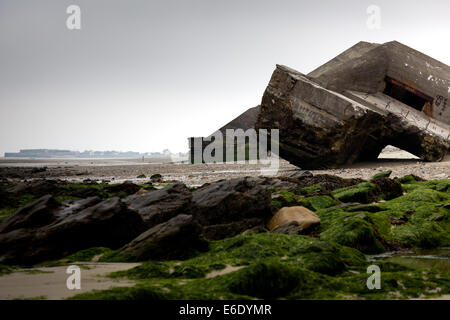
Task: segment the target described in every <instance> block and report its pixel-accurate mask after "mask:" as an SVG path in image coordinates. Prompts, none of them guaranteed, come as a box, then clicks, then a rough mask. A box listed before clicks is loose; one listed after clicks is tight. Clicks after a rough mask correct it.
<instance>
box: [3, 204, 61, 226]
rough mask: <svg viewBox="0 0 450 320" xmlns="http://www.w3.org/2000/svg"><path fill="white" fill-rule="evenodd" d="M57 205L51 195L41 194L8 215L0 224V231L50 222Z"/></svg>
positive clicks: (54, 216) (53, 218) (53, 217)
mask: <svg viewBox="0 0 450 320" xmlns="http://www.w3.org/2000/svg"><path fill="white" fill-rule="evenodd" d="M59 206H60V203H58V202H57V201H56V200H55V199H54V198H53V197H52V196H51V195H46V196H43V197H42V198H39V199H37V200H36V201H34V202H32V203H30V204H29V205H27V206H25V207H23V208H22V209H19V210H18V211H17V212H16V213H14V214H12V215H10V216H9V217H8V218H7V219H6V220H5V221H4V222H3V223H2V224H0V233H5V232H9V231H12V230H16V229H20V228H34V227H39V226H43V225H46V224H50V223H51V222H53V221H55V220H56V215H55V211H56V209H57V208H59Z"/></svg>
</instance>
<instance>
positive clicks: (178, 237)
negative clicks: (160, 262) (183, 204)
mask: <svg viewBox="0 0 450 320" xmlns="http://www.w3.org/2000/svg"><path fill="white" fill-rule="evenodd" d="M200 232H201V227H200V225H199V224H198V223H196V222H195V221H194V219H193V217H192V216H190V215H185V214H180V215H178V216H176V217H174V218H172V219H170V220H169V221H167V222H164V223H161V224H158V225H156V226H154V227H153V228H151V229H149V230H147V231H146V232H144V233H142V234H141V235H139V236H138V237H137V238H136V239H134V240H133V241H131V242H130V243H129V244H127V245H126V246H124V247H123V248H122V249H121V250H120V252H119V254H123V255H125V256H132V257H134V258H135V259H136V260H138V261H144V260H149V259H169V260H174V259H185V258H188V257H190V256H191V255H192V254H194V253H195V252H196V251H205V250H207V249H208V243H207V242H206V241H205V240H202V239H201V238H200Z"/></svg>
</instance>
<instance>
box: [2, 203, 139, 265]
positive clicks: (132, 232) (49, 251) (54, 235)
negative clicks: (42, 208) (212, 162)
mask: <svg viewBox="0 0 450 320" xmlns="http://www.w3.org/2000/svg"><path fill="white" fill-rule="evenodd" d="M82 201H83V203H82V204H79V205H78V207H79V208H78V209H76V208H75V210H72V213H71V212H70V210H68V209H67V208H65V209H63V210H62V211H61V212H60V214H59V213H58V212H55V213H54V215H53V217H55V216H56V220H55V221H54V222H52V223H50V224H48V225H45V226H38V227H35V226H34V225H32V224H31V225H30V223H28V222H26V221H25V222H22V223H21V225H22V226H25V227H24V228H20V229H18V228H14V230H12V231H10V232H3V233H0V263H7V264H12V263H13V264H20V265H31V264H35V263H38V262H42V261H48V260H52V259H59V258H61V257H64V256H66V255H68V254H71V253H74V252H77V251H79V250H82V249H88V248H91V247H108V248H112V249H117V248H119V247H121V246H123V245H124V244H126V243H128V242H129V241H131V240H132V239H134V238H135V237H136V236H137V235H139V234H140V233H142V232H143V231H144V230H145V229H146V227H145V225H144V223H143V221H142V219H141V217H140V216H139V214H138V213H137V212H135V211H132V210H130V209H128V208H127V206H126V205H125V203H123V202H121V200H120V199H119V198H112V199H108V200H105V201H102V202H100V203H98V204H96V205H94V206H91V207H88V208H86V209H81V208H82V207H84V206H86V205H89V204H90V203H94V202H96V201H98V199H95V198H93V199H86V200H82ZM79 210H81V211H79ZM48 216H49V214H48ZM9 230H11V229H9Z"/></svg>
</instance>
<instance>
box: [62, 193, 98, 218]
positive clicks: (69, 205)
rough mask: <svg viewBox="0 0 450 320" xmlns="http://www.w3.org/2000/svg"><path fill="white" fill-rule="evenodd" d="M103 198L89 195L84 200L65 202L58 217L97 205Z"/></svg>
mask: <svg viewBox="0 0 450 320" xmlns="http://www.w3.org/2000/svg"><path fill="white" fill-rule="evenodd" d="M101 201H102V199H100V198H99V197H89V198H86V199H83V200H77V201H68V202H63V203H62V205H61V208H60V210H58V218H63V217H65V216H69V215H73V214H76V213H78V212H80V211H82V210H84V209H87V208H89V207H92V206H95V205H96V204H98V203H99V202H101Z"/></svg>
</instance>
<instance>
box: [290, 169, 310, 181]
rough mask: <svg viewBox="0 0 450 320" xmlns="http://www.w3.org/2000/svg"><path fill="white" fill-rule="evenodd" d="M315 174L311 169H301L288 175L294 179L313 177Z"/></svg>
mask: <svg viewBox="0 0 450 320" xmlns="http://www.w3.org/2000/svg"><path fill="white" fill-rule="evenodd" d="M313 176H314V175H313V174H312V173H311V172H310V171H306V170H299V171H295V172H294V173H292V174H290V175H289V176H288V177H289V178H292V179H302V178H311V177H313Z"/></svg>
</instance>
